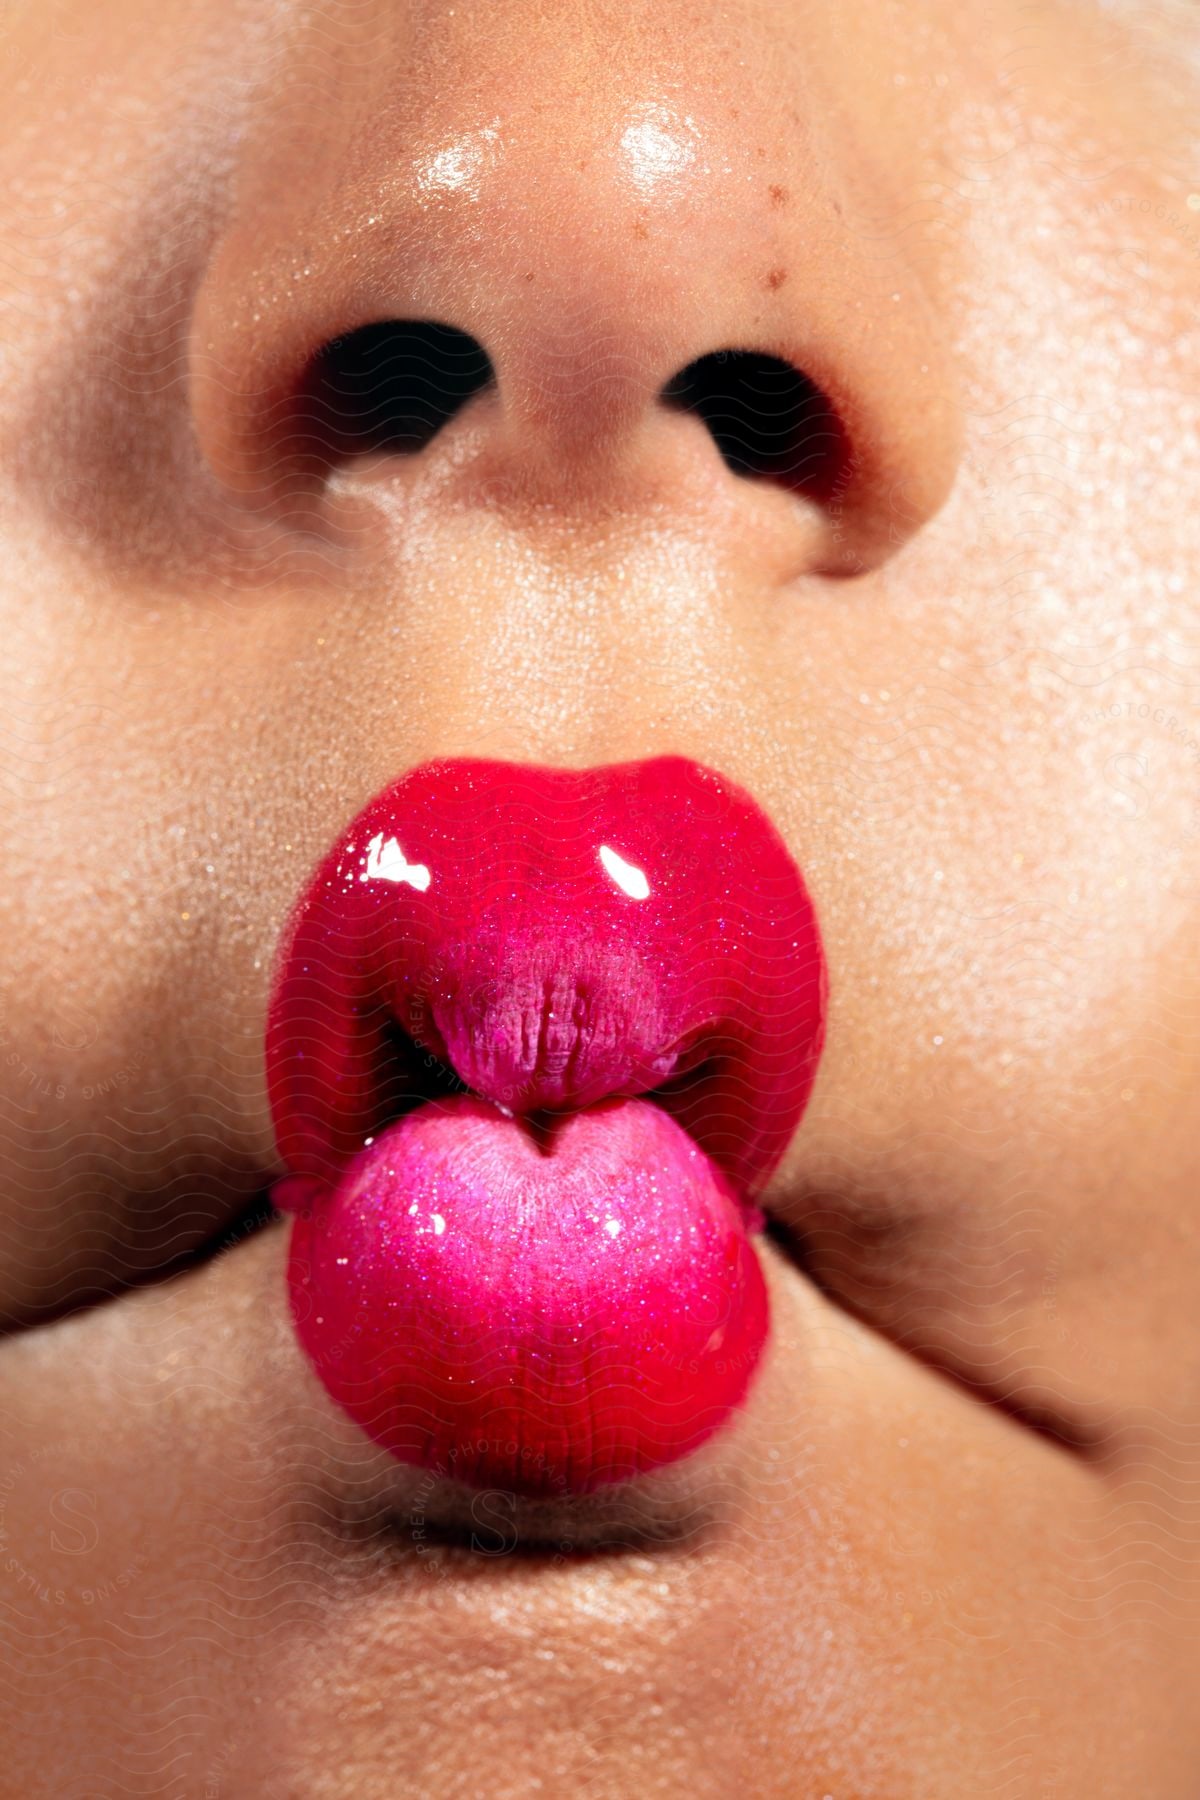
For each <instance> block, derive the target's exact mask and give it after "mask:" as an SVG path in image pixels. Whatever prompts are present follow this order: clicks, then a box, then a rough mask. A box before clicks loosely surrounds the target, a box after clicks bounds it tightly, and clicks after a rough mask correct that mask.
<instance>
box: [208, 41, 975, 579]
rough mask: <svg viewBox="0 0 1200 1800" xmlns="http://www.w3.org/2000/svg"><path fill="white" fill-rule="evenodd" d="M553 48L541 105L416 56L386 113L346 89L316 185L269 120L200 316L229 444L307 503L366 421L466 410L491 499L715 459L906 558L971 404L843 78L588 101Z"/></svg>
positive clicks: (807, 538) (679, 478) (774, 498)
mask: <svg viewBox="0 0 1200 1800" xmlns="http://www.w3.org/2000/svg"><path fill="white" fill-rule="evenodd" d="M539 68H540V72H541V74H542V79H541V82H540V87H539V84H537V83H533V84H531V87H532V90H533V91H535V92H538V95H539V97H538V100H537V103H536V105H531V104H530V103H528V102H520V103H516V102H514V103H512V104H509V105H507V106H504V105H498V106H497V108H496V110H495V111H494V112H492V113H490V114H489V116H488V117H487V119H486V121H485V122H484V123H482V124H480V123H478V122H477V121H476V120H475V119H473V118H470V117H467V116H464V115H465V111H466V109H465V108H464V109H463V111H462V112H461V113H459V115H458V116H456V113H455V107H456V104H457V103H456V102H455V101H453V100H450V99H445V98H433V99H428V100H426V101H422V99H421V98H420V96H419V95H418V94H417V93H416V92H415V91H414V85H413V82H412V79H411V71H408V70H406V68H405V67H404V66H403V65H398V66H397V67H396V68H395V69H393V70H391V71H390V72H385V75H383V76H380V77H379V78H378V79H377V80H376V82H375V83H374V85H373V89H372V92H373V94H374V96H375V100H376V102H378V104H379V110H377V111H375V112H374V113H371V114H370V116H368V117H366V118H365V119H364V118H362V117H361V116H360V115H361V96H359V97H358V100H357V102H356V103H355V104H353V105H352V104H351V96H349V95H346V96H344V99H345V104H346V124H345V130H346V141H345V142H344V143H343V145H342V146H341V148H340V150H339V153H338V154H337V155H335V156H330V155H328V154H327V155H325V156H324V157H323V158H322V159H321V161H320V162H319V164H314V166H313V169H312V179H311V180H305V181H302V182H299V183H296V182H294V181H293V183H292V185H291V186H290V188H288V187H284V186H283V185H281V183H280V181H279V179H278V150H277V147H276V148H274V149H273V147H272V145H271V144H270V143H269V142H267V141H265V140H263V141H260V142H258V143H255V144H251V145H250V146H248V148H247V151H246V162H245V168H244V170H243V184H242V187H243V199H242V204H241V206H240V207H239V208H238V209H237V211H236V212H235V215H234V217H233V219H232V221H231V223H230V227H229V229H228V230H227V232H226V233H225V236H224V238H223V239H222V241H221V243H220V245H219V247H218V249H217V251H216V253H215V255H214V258H213V260H212V262H211V264H210V266H209V268H208V271H207V273H206V276H205V279H204V281H203V284H202V287H201V291H200V293H199V297H198V302H197V306H196V311H195V316H194V320H193V334H192V345H191V361H192V405H193V412H194V418H195V423H196V428H197V431H198V435H199V439H200V443H201V446H202V449H203V451H204V453H205V455H206V456H207V459H208V461H209V463H210V465H211V467H212V469H213V470H214V471H215V473H216V474H217V476H218V477H219V478H220V480H221V481H222V483H223V484H224V485H225V486H226V487H228V488H230V489H233V490H236V491H238V492H239V493H240V494H241V496H242V497H243V498H244V499H246V500H248V501H249V502H250V503H251V504H252V505H254V506H255V507H261V506H264V505H270V504H273V503H276V502H278V501H279V500H280V498H281V497H286V500H287V503H288V504H289V505H294V504H295V503H296V500H297V496H298V495H304V496H308V497H309V498H312V496H314V495H319V493H320V491H321V489H322V488H323V486H324V484H325V483H327V481H328V478H329V475H330V472H331V471H332V470H333V469H335V468H341V467H343V466H344V465H346V464H348V463H350V462H352V461H353V460H354V458H355V457H356V456H357V455H359V454H360V453H361V452H362V451H370V452H372V453H375V454H376V455H377V454H378V453H379V452H385V453H389V454H392V455H394V456H395V457H396V458H397V459H398V460H400V461H402V460H403V459H405V458H413V457H416V458H418V459H419V458H421V457H428V456H429V455H432V454H434V453H435V452H436V451H437V450H438V449H439V446H440V448H441V450H442V451H443V452H444V453H447V454H448V451H447V444H448V441H449V440H451V439H452V438H453V437H454V433H455V432H456V431H460V432H461V433H462V436H461V441H460V442H459V446H458V454H459V456H460V458H462V457H464V456H465V457H466V459H467V460H468V461H469V462H472V463H474V464H475V465H476V472H477V473H479V472H480V471H482V470H485V469H486V471H487V472H488V475H489V479H488V480H485V481H477V482H476V483H475V485H474V486H473V488H472V489H471V492H472V493H473V494H475V495H476V496H481V497H482V498H481V499H480V502H479V503H481V504H490V505H507V506H509V507H511V508H512V509H513V510H514V511H516V510H519V509H520V508H527V507H529V506H531V505H532V506H542V507H544V506H545V505H547V504H550V505H557V506H559V507H561V508H562V509H564V510H569V511H573V512H574V513H576V514H577V515H579V514H586V513H587V511H588V509H589V508H597V509H604V508H606V507H611V506H612V505H613V504H619V505H620V506H621V507H622V508H623V509H625V510H629V509H633V510H635V511H636V510H637V508H638V507H639V505H644V506H645V508H646V509H650V508H651V507H652V506H653V507H658V508H661V507H662V506H664V505H667V506H672V505H674V506H678V507H681V508H686V507H692V506H695V505H696V504H697V500H698V496H701V495H703V496H704V502H703V503H704V504H708V505H711V503H712V500H713V497H714V487H715V486H716V487H720V489H721V494H720V498H721V501H722V503H723V504H724V505H725V511H726V514H727V516H728V518H729V521H730V525H729V529H730V531H731V532H733V533H737V532H738V531H739V530H740V531H741V533H742V535H743V537H744V538H745V540H746V541H747V542H750V541H753V542H757V543H762V542H765V541H767V540H772V541H778V535H779V533H780V532H782V533H783V534H784V535H785V536H787V534H789V533H790V534H791V538H790V543H791V547H792V550H793V551H794V555H795V558H796V559H797V560H798V561H799V563H800V565H801V566H803V567H804V568H807V569H811V570H816V571H820V572H827V573H836V574H848V573H853V574H857V573H862V572H866V571H868V570H870V569H872V568H874V567H876V566H878V565H879V564H880V563H881V562H882V561H883V560H885V559H886V558H887V557H888V556H889V555H890V554H892V552H893V551H895V550H896V549H897V548H899V547H900V546H901V545H902V544H904V543H905V542H906V541H907V540H908V539H909V538H910V537H911V536H912V534H913V533H914V532H915V531H917V530H918V529H920V527H921V526H922V525H923V524H924V523H925V522H926V520H928V519H929V518H930V517H931V516H932V515H933V514H934V513H935V512H936V511H937V510H938V508H939V507H940V505H941V504H942V501H943V500H944V498H945V496H946V494H947V492H948V491H949V488H950V486H951V484H952V482H953V478H954V473H955V469H956V465H957V459H958V450H959V438H960V413H959V407H958V402H957V395H956V391H955V383H954V378H953V370H952V367H951V364H950V360H949V356H948V353H947V350H946V345H945V341H944V338H943V336H942V335H941V334H940V333H939V330H938V326H937V315H936V307H935V305H934V303H933V301H932V299H931V296H930V293H929V291H928V286H927V279H926V271H924V270H922V269H921V268H919V267H916V266H913V263H912V261H911V260H910V259H908V258H907V257H906V256H904V255H903V254H902V243H901V241H900V240H899V239H897V240H896V241H894V242H892V243H890V244H889V246H888V251H887V254H886V255H881V253H880V250H879V244H878V237H877V234H876V233H873V232H871V231H869V230H867V229H866V228H865V227H864V226H863V225H862V224H861V223H860V222H856V221H855V219H854V218H853V217H852V194H853V193H854V192H855V191H856V187H857V186H858V185H860V184H858V183H857V182H856V179H855V177H856V176H857V175H858V171H857V170H856V169H854V168H852V167H848V166H847V164H848V163H851V164H852V163H853V161H854V156H853V146H850V147H849V148H847V147H846V146H845V145H842V146H841V149H840V153H839V154H840V160H839V154H834V153H833V152H832V151H831V150H830V149H829V146H828V145H822V143H821V135H822V126H823V119H822V110H821V105H820V97H819V95H817V96H814V98H813V102H812V106H811V109H810V116H809V117H807V118H805V117H804V116H802V115H801V114H800V113H799V112H796V114H795V120H796V123H795V124H794V125H793V127H792V128H791V130H790V132H787V133H783V134H780V133H776V134H775V136H774V138H772V137H771V135H770V132H769V130H768V124H769V122H770V121H771V120H772V119H773V117H774V111H773V109H774V107H775V103H774V99H773V98H772V97H769V96H768V97H765V98H764V96H763V94H762V93H761V92H760V91H759V90H757V89H756V91H755V93H754V94H753V95H750V96H747V95H744V94H743V95H740V96H739V97H738V98H734V96H733V95H731V94H730V93H729V92H728V91H726V92H725V93H723V94H722V96H721V98H720V100H713V99H711V98H710V99H709V100H707V101H706V103H705V105H704V106H703V107H701V106H700V105H699V104H698V103H697V104H693V105H690V106H687V107H684V106H681V105H678V104H676V103H675V102H674V101H669V100H665V99H663V98H662V97H661V96H654V97H650V98H645V97H636V96H635V97H634V98H632V99H631V98H630V97H629V90H628V84H626V83H618V84H616V89H617V90H619V91H616V90H614V93H613V95H612V97H611V101H609V100H608V99H607V98H606V97H604V96H602V97H601V98H600V99H597V97H596V96H595V95H594V94H589V95H588V98H587V100H586V103H585V102H583V101H581V100H580V97H579V90H578V85H577V82H576V79H575V75H574V73H573V72H572V70H571V69H570V68H567V69H566V70H563V69H561V68H558V67H557V66H556V65H554V61H553V58H549V59H548V58H546V57H545V56H544V55H543V57H542V60H541V64H540V65H539ZM460 76H461V70H460ZM381 83H382V88H383V99H382V101H380V98H379V96H380V86H381ZM462 87H463V83H462V81H461V79H460V81H459V82H458V84H457V85H456V88H455V89H454V90H448V91H453V92H461V91H462ZM522 91H523V92H524V91H525V90H524V89H523V90H522ZM739 100H740V103H739ZM337 104H338V102H337V101H336V99H335V105H334V110H335V112H336V107H337ZM389 107H390V108H391V109H392V114H393V115H394V116H390V115H389V113H388V108H389ZM356 120H357V123H356V122H355V121H356ZM760 136H761V138H762V139H764V140H767V141H759V139H760ZM770 143H777V144H778V146H779V147H778V148H777V149H771V148H769V144H770ZM293 154H294V152H293ZM468 428H469V429H468ZM772 534H774V537H773V535H772ZM793 572H794V571H793Z"/></svg>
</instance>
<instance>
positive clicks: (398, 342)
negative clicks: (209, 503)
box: [294, 319, 493, 463]
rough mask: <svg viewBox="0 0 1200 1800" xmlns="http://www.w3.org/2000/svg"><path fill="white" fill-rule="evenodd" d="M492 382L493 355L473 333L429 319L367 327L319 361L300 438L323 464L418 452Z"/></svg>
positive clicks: (325, 350)
mask: <svg viewBox="0 0 1200 1800" xmlns="http://www.w3.org/2000/svg"><path fill="white" fill-rule="evenodd" d="M492 380H493V371H492V364H491V360H490V358H489V357H488V354H487V352H486V350H484V348H483V346H482V345H481V344H480V343H478V342H477V341H476V339H475V338H473V337H469V336H468V335H467V333H466V332H465V331H457V330H456V329H455V328H454V327H453V326H451V325H439V324H434V323H431V322H429V321H427V320H409V319H399V320H397V319H387V320H384V321H382V322H380V323H378V324H373V325H364V326H362V327H361V328H360V329H359V330H357V331H352V332H350V333H348V334H347V335H346V336H345V337H338V338H333V339H331V340H330V341H329V342H328V343H327V344H325V345H324V346H323V347H322V348H321V349H320V350H319V351H318V353H317V355H316V356H315V357H314V358H313V360H312V362H311V363H310V365H309V368H308V371H307V374H306V376H305V379H304V382H303V384H302V389H301V392H300V394H299V395H298V397H297V404H296V411H295V414H294V418H295V421H296V426H297V430H298V435H299V436H300V437H301V438H302V439H303V440H304V445H305V448H306V449H307V450H308V452H309V454H310V455H312V456H313V458H314V459H315V460H316V461H318V462H325V463H335V462H340V461H342V460H344V459H345V458H346V457H349V456H355V455H361V454H363V453H364V452H366V451H395V452H399V453H402V454H412V453H414V452H416V451H418V450H423V449H424V448H425V446H426V445H427V444H428V443H430V442H431V440H432V439H433V438H434V437H436V435H437V433H438V432H439V431H440V430H441V429H442V427H443V425H446V424H448V423H449V421H450V420H451V419H452V418H453V417H454V415H455V413H457V412H459V411H460V410H461V408H462V407H464V406H465V405H466V404H467V402H468V401H469V400H470V399H472V397H473V396H474V395H475V394H477V393H479V392H480V391H481V389H483V388H485V387H487V386H488V385H489V383H491V381H492Z"/></svg>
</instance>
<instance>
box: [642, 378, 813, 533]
mask: <svg viewBox="0 0 1200 1800" xmlns="http://www.w3.org/2000/svg"><path fill="white" fill-rule="evenodd" d="M662 397H663V400H664V401H665V402H666V403H667V405H669V406H673V407H677V408H679V409H681V410H682V411H685V412H691V413H695V414H696V416H697V417H698V418H699V419H701V420H702V422H703V423H704V424H705V425H706V426H707V427H708V429H709V431H710V432H711V433H712V436H713V439H714V441H715V443H716V446H717V449H718V450H719V451H720V453H721V456H722V457H723V459H724V461H725V464H726V466H727V467H728V468H730V469H731V470H732V471H733V473H734V474H735V475H743V476H749V477H758V478H760V479H765V480H770V481H776V482H778V483H779V484H780V485H781V486H784V487H787V488H789V489H791V490H792V491H793V492H796V493H801V494H804V495H807V496H808V497H810V498H812V499H814V500H828V499H829V498H830V496H831V495H832V494H833V493H835V492H836V490H837V486H838V479H839V475H840V472H841V470H842V468H843V465H844V463H845V460H846V442H845V434H844V431H843V429H842V425H841V422H840V420H839V419H838V416H837V414H836V412H835V411H834V408H833V405H832V403H831V401H830V400H829V399H828V398H827V396H826V395H825V394H823V393H822V392H821V389H820V388H819V387H818V386H817V385H816V383H815V382H813V381H810V380H809V378H808V377H807V376H806V375H802V374H801V373H800V371H799V370H798V369H795V368H793V367H792V365H791V363H788V362H784V361H783V360H782V359H781V358H780V357H777V356H766V355H762V354H760V353H759V352H756V351H743V350H714V351H712V352H710V354H709V355H707V356H702V357H700V358H698V360H697V361H695V362H692V363H689V364H688V365H687V367H686V368H685V369H682V370H681V371H680V372H679V374H678V375H674V376H672V378H671V380H670V381H669V382H668V383H667V385H666V387H665V388H664V389H663V393H662Z"/></svg>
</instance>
